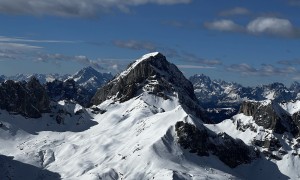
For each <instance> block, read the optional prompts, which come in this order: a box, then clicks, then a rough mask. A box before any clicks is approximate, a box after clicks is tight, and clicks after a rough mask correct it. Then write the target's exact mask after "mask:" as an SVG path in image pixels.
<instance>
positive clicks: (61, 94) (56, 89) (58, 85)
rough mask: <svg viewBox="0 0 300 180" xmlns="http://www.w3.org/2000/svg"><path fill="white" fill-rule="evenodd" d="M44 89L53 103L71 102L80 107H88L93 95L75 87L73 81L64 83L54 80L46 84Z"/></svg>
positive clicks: (69, 80)
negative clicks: (60, 101)
mask: <svg viewBox="0 0 300 180" xmlns="http://www.w3.org/2000/svg"><path fill="white" fill-rule="evenodd" d="M45 88H46V90H47V93H48V94H49V97H50V98H51V100H53V101H59V100H73V101H75V102H77V103H79V104H80V105H82V106H85V107H87V106H89V105H90V100H91V98H92V97H93V94H92V93H90V92H89V91H88V90H87V89H85V88H83V87H80V86H78V85H76V83H75V81H74V80H73V79H68V80H66V81H60V80H54V81H52V82H47V83H46V84H45Z"/></svg>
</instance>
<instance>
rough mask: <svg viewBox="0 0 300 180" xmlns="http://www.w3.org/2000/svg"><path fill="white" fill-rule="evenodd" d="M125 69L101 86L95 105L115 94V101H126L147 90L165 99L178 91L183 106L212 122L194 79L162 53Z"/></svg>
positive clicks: (93, 100)
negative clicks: (191, 79) (202, 105)
mask: <svg viewBox="0 0 300 180" xmlns="http://www.w3.org/2000/svg"><path fill="white" fill-rule="evenodd" d="M125 72H126V73H124V74H121V75H120V76H117V77H116V78H114V79H113V80H112V81H110V82H109V83H108V84H106V85H105V86H103V87H102V88H100V89H99V90H98V91H97V93H96V94H95V96H94V97H93V98H92V104H94V105H98V104H101V103H102V102H103V101H105V100H107V99H110V98H112V97H114V100H115V101H120V102H124V101H127V100H129V99H131V98H133V97H135V96H138V95H139V94H140V93H142V92H145V91H146V92H148V93H150V94H154V95H157V96H159V97H162V98H164V99H169V97H170V96H176V94H175V93H177V95H178V99H179V101H180V103H181V104H182V106H183V108H185V109H186V110H187V111H188V112H193V113H194V114H195V115H196V116H198V117H200V118H202V119H203V120H204V121H206V122H209V120H208V118H206V117H205V116H204V114H203V109H202V108H201V107H200V106H199V104H198V100H197V98H196V96H195V94H194V89H193V85H192V84H191V82H190V81H188V80H187V79H186V78H185V77H184V75H183V74H182V72H181V71H180V70H179V69H178V68H177V67H176V66H175V65H174V64H171V63H169V62H168V61H167V60H166V57H165V56H163V55H162V54H160V53H158V54H156V55H154V56H150V57H148V58H145V59H144V60H142V61H141V62H139V63H137V64H135V67H132V64H131V65H129V67H128V69H127V71H125ZM174 92H175V93H174Z"/></svg>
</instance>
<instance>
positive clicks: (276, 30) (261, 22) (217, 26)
mask: <svg viewBox="0 0 300 180" xmlns="http://www.w3.org/2000/svg"><path fill="white" fill-rule="evenodd" d="M204 27H205V28H207V29H211V30H217V31H228V32H244V33H247V34H252V35H269V36H276V37H285V38H299V37H300V29H299V28H298V27H295V26H294V25H293V24H292V23H291V22H290V21H289V20H288V19H283V18H277V17H257V18H255V19H254V20H252V21H250V22H249V23H248V24H247V25H246V26H242V25H239V24H237V23H235V22H234V21H232V20H228V19H221V20H216V21H212V22H206V23H204Z"/></svg>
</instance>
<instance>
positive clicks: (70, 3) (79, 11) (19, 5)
mask: <svg viewBox="0 0 300 180" xmlns="http://www.w3.org/2000/svg"><path fill="white" fill-rule="evenodd" d="M190 2H191V0H126V1H125V0H25V1H24V0H1V1H0V12H1V13H5V14H14V15H15V14H17V15H18V14H27V15H37V16H41V15H51V16H61V17H95V16H98V15H99V14H101V13H109V12H111V11H112V10H114V9H117V10H120V11H123V12H128V11H130V10H129V7H131V6H138V5H144V4H149V3H151V4H158V5H173V4H186V3H190Z"/></svg>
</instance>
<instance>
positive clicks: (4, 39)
mask: <svg viewBox="0 0 300 180" xmlns="http://www.w3.org/2000/svg"><path fill="white" fill-rule="evenodd" d="M0 42H24V43H72V42H74V41H61V40H37V39H25V38H15V37H6V36H0Z"/></svg>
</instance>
